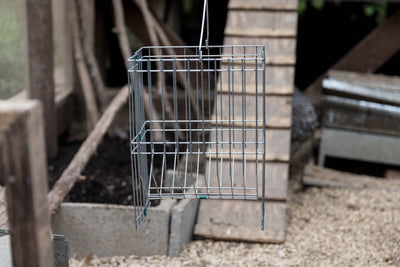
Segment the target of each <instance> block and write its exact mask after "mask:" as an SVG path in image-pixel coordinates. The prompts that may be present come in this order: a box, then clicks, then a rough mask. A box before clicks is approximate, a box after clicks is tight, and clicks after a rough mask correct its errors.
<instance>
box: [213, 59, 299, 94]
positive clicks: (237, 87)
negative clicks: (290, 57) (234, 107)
mask: <svg viewBox="0 0 400 267" xmlns="http://www.w3.org/2000/svg"><path fill="white" fill-rule="evenodd" d="M222 68H226V69H228V67H227V66H226V65H222ZM249 68H253V69H254V67H250V66H249ZM235 69H237V70H239V69H241V65H234V66H233V70H235ZM262 77H263V72H262V71H257V72H256V71H247V72H244V73H242V72H241V71H233V72H231V73H230V74H229V75H228V73H227V72H221V75H220V76H219V79H220V81H218V82H217V91H219V92H229V91H230V92H234V93H237V94H243V93H246V94H249V95H255V94H256V92H258V94H259V95H260V94H262V90H263V86H262V85H263V79H262ZM229 81H230V83H229ZM293 88H294V67H293V66H266V67H265V93H266V94H267V95H270V94H271V95H291V94H293V90H294V89H293Z"/></svg>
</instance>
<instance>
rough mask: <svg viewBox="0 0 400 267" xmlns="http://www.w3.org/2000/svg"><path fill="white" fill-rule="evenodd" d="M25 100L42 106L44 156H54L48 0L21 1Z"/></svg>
mask: <svg viewBox="0 0 400 267" xmlns="http://www.w3.org/2000/svg"><path fill="white" fill-rule="evenodd" d="M23 11H24V18H25V41H26V42H25V43H26V49H25V50H26V61H27V62H26V66H27V70H26V87H27V88H28V98H31V99H38V100H40V101H41V102H42V104H43V111H44V123H45V134H46V147H47V155H48V156H49V157H50V158H52V157H55V155H56V154H57V131H56V117H55V104H54V77H53V33H52V30H53V29H52V23H53V21H52V9H51V0H36V1H29V0H23Z"/></svg>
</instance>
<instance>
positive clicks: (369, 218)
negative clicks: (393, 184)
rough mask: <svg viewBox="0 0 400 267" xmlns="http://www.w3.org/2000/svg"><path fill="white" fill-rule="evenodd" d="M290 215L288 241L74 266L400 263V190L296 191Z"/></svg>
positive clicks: (208, 244) (193, 248)
mask: <svg viewBox="0 0 400 267" xmlns="http://www.w3.org/2000/svg"><path fill="white" fill-rule="evenodd" d="M378 182H379V181H378ZM397 188H398V187H397ZM287 220H288V224H287V236H286V242H285V243H284V244H283V245H268V244H251V243H235V242H215V241H210V240H198V241H194V242H192V243H190V244H189V245H188V246H187V247H186V249H185V250H184V251H182V253H181V255H180V257H177V258H168V257H166V256H153V257H139V256H130V257H113V258H96V257H95V256H93V257H87V258H86V259H72V260H70V266H71V267H76V266H400V190H399V191H397V192H396V191H393V190H391V191H385V190H381V189H379V190H377V189H363V190H354V189H331V188H322V189H319V188H308V189H307V190H305V191H301V192H298V193H295V194H293V195H292V197H291V200H290V201H289V205H288V214H287ZM133 242H134V241H133Z"/></svg>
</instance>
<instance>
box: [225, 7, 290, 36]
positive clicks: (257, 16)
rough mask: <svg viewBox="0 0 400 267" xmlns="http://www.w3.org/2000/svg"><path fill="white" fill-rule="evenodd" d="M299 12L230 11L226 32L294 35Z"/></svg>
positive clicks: (243, 34) (234, 33) (256, 34)
mask: <svg viewBox="0 0 400 267" xmlns="http://www.w3.org/2000/svg"><path fill="white" fill-rule="evenodd" d="M296 33H297V12H270V11H265V12H264V11H229V12H228V18H227V21H226V27H225V34H226V35H235V36H254V37H257V36H258V37H261V36H262V37H273V36H275V37H276V36H281V37H294V36H296Z"/></svg>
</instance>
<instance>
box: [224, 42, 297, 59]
mask: <svg viewBox="0 0 400 267" xmlns="http://www.w3.org/2000/svg"><path fill="white" fill-rule="evenodd" d="M224 45H263V46H265V63H266V64H272V65H279V64H280V65H294V64H296V38H291V37H289V38H268V37H255V38H251V37H232V36H226V37H225V39H224ZM224 52H225V51H224Z"/></svg>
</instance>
